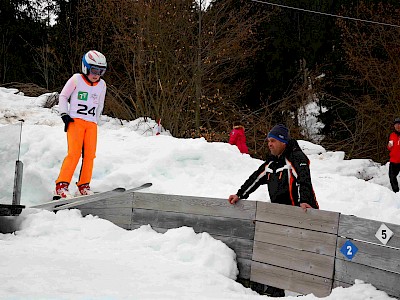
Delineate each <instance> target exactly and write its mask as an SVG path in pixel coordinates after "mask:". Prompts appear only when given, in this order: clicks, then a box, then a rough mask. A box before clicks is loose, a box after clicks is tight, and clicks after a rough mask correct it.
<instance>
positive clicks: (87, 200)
mask: <svg viewBox="0 0 400 300" xmlns="http://www.w3.org/2000/svg"><path fill="white" fill-rule="evenodd" d="M152 185H153V184H152V183H150V182H148V183H145V184H142V185H141V186H138V187H134V188H131V189H129V190H126V191H125V192H128V193H129V192H135V191H138V190H141V189H145V188H148V187H151V186H152ZM109 197H110V195H104V193H102V194H101V197H90V198H89V197H87V196H86V197H85V198H84V199H78V200H76V201H72V202H70V203H67V204H63V205H58V206H56V207H54V208H53V211H58V210H62V209H69V208H73V207H76V206H79V205H83V204H87V203H91V202H95V201H99V200H104V199H106V198H109Z"/></svg>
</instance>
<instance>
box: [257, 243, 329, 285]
mask: <svg viewBox="0 0 400 300" xmlns="http://www.w3.org/2000/svg"><path fill="white" fill-rule="evenodd" d="M334 260H335V258H334V257H333V256H327V255H321V254H317V253H312V252H308V251H301V250H296V249H292V248H288V247H283V246H278V245H272V244H268V243H262V242H257V241H254V248H253V261H257V262H260V263H266V264H269V265H275V266H279V267H282V268H286V269H290V270H295V271H299V272H303V273H307V274H311V275H316V276H320V277H325V278H328V279H332V278H333V268H334Z"/></svg>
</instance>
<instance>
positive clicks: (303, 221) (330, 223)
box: [256, 201, 339, 234]
mask: <svg viewBox="0 0 400 300" xmlns="http://www.w3.org/2000/svg"><path fill="white" fill-rule="evenodd" d="M256 220H257V221H264V222H268V223H274V224H281V225H287V226H292V227H297V228H304V229H310V230H315V231H321V232H327V233H333V234H336V233H337V228H338V222H339V213H336V212H331V211H323V210H319V209H308V210H307V212H304V211H303V210H302V209H301V208H300V207H296V206H289V205H282V204H274V203H267V202H259V201H258V202H257V212H256Z"/></svg>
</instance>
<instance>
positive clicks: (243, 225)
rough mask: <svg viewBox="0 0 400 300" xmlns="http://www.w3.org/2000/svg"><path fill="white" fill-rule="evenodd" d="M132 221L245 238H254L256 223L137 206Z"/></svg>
mask: <svg viewBox="0 0 400 300" xmlns="http://www.w3.org/2000/svg"><path fill="white" fill-rule="evenodd" d="M132 223H139V224H150V225H151V226H152V227H153V226H154V227H161V228H177V227H181V226H188V227H193V229H194V230H195V231H196V232H208V233H210V234H218V235H225V236H232V237H239V238H244V239H253V238H254V228H255V225H254V223H253V222H252V221H251V220H242V219H232V218H224V217H215V216H203V215H194V214H189V213H176V212H167V211H158V210H150V209H140V208H135V209H134V210H133V213H132Z"/></svg>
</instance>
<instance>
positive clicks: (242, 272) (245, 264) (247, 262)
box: [236, 257, 252, 279]
mask: <svg viewBox="0 0 400 300" xmlns="http://www.w3.org/2000/svg"><path fill="white" fill-rule="evenodd" d="M236 261H237V266H238V269H239V275H238V276H237V277H238V278H243V279H250V273H251V263H252V261H251V259H244V258H239V257H238V258H236Z"/></svg>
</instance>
